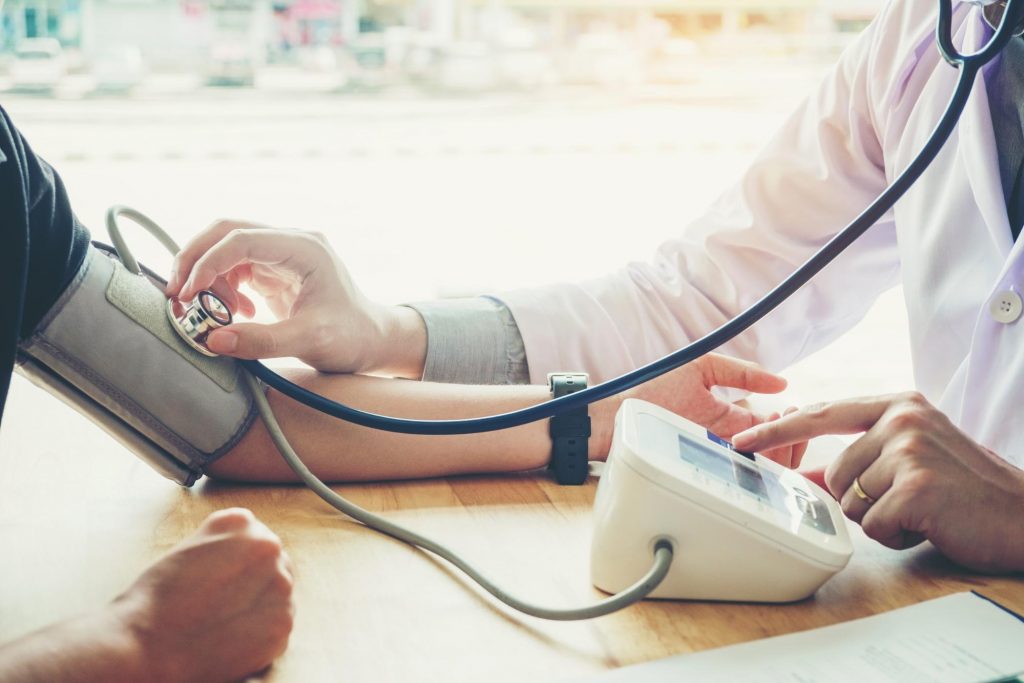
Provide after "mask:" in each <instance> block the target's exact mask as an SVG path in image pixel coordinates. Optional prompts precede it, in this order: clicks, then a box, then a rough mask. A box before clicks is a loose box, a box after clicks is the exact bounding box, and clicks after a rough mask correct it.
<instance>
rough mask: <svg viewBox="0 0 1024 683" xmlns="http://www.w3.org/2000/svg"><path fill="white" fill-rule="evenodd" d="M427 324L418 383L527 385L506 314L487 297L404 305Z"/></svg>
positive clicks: (521, 350) (521, 351)
mask: <svg viewBox="0 0 1024 683" xmlns="http://www.w3.org/2000/svg"><path fill="white" fill-rule="evenodd" d="M406 305H407V306H408V307H409V308H412V309H413V310H415V311H416V312H417V313H419V314H420V316H421V317H422V318H423V321H424V323H426V326H427V357H426V360H425V361H424V364H423V380H424V381H426V382H448V383H456V384H528V383H529V381H530V369H529V366H528V365H527V363H526V347H525V346H524V345H523V337H522V335H521V334H520V333H519V326H518V325H516V321H515V318H513V317H512V313H511V311H509V310H508V308H507V307H506V306H505V305H504V304H503V303H501V302H500V301H498V300H497V299H492V298H490V297H471V298H465V299H444V300H439V301H424V302H420V303H414V304H406Z"/></svg>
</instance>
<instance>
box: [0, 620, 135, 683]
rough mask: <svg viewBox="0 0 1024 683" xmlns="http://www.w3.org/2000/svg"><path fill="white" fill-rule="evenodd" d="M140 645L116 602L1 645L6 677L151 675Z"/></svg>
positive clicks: (0, 666) (21, 680)
mask: <svg viewBox="0 0 1024 683" xmlns="http://www.w3.org/2000/svg"><path fill="white" fill-rule="evenodd" d="M142 662H143V658H142V656H141V651H140V647H139V646H138V644H137V642H136V641H135V639H134V638H133V636H132V634H131V631H130V629H129V628H127V627H126V626H125V624H124V622H123V621H122V620H121V619H119V618H118V616H117V613H116V611H115V609H114V608H107V609H104V610H101V611H99V612H94V613H91V614H88V615H85V616H81V617H77V618H74V619H71V620H68V621H65V622H61V623H59V624H55V625H53V626H50V627H48V628H46V629H43V630H41V631H37V632H35V633H32V634H30V635H27V636H25V637H23V638H21V639H19V640H16V641H14V642H13V643H8V644H6V645H3V646H0V681H5V682H6V683H35V682H36V681H39V682H40V683H52V682H53V681H61V683H91V682H92V681H96V682H103V683H109V682H117V681H138V680H143V679H145V678H146V675H145V672H144V671H143V667H142Z"/></svg>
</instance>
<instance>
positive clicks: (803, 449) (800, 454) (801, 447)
mask: <svg viewBox="0 0 1024 683" xmlns="http://www.w3.org/2000/svg"><path fill="white" fill-rule="evenodd" d="M808 445H809V444H808V442H807V441H804V442H803V443H798V444H793V446H792V448H793V469H796V468H797V467H800V463H802V462H803V461H804V456H805V455H806V454H807V446H808Z"/></svg>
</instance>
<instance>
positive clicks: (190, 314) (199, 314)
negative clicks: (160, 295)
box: [167, 290, 231, 357]
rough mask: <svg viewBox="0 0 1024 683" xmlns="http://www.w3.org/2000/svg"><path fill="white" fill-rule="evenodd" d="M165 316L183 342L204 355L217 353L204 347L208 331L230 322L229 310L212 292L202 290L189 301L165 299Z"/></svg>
mask: <svg viewBox="0 0 1024 683" xmlns="http://www.w3.org/2000/svg"><path fill="white" fill-rule="evenodd" d="M167 317H168V319H169V320H170V321H171V327H173V328H174V331H175V332H177V333H178V336H180V337H181V338H182V339H184V340H185V343H186V344H188V345H189V346H191V347H192V348H193V349H195V350H196V351H198V352H199V353H201V354H203V355H204V356H211V357H212V356H216V355H217V354H216V353H214V352H213V351H210V350H209V349H208V348H206V339H207V337H209V336H210V332H213V331H214V330H216V329H218V328H220V327H224V326H225V325H230V324H231V310H230V309H229V308H228V307H227V304H225V303H224V302H223V301H221V299H220V297H218V296H217V295H216V294H214V293H213V292H210V291H207V290H203V291H202V292H199V294H198V295H197V296H196V298H195V299H193V300H192V301H191V302H190V303H187V304H186V303H183V302H181V301H177V300H175V299H168V300H167Z"/></svg>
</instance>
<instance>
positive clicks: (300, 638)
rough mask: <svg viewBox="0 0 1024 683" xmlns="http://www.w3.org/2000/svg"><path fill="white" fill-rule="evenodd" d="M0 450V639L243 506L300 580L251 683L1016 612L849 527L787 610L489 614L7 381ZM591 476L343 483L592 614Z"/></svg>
mask: <svg viewBox="0 0 1024 683" xmlns="http://www.w3.org/2000/svg"><path fill="white" fill-rule="evenodd" d="M8 408H9V409H8V413H7V415H6V416H5V419H4V428H3V432H2V436H0V465H2V475H0V543H2V546H0V547H2V548H3V560H2V561H0V586H2V588H0V639H2V640H7V639H10V638H13V637H16V636H18V635H21V634H23V633H26V632H28V631H30V630H32V629H35V628H38V627H40V626H43V625H45V624H47V623H50V622H52V621H54V620H56V619H60V618H63V617H67V616H70V615H72V614H75V613H77V612H81V611H83V610H86V609H89V608H91V607H95V606H97V605H100V604H102V603H103V602H105V601H107V600H109V599H110V598H111V597H113V596H114V595H116V594H117V593H118V592H119V591H120V590H122V589H123V588H124V587H125V586H126V585H128V584H129V583H130V582H131V580H132V579H133V578H134V577H135V576H136V575H137V574H138V573H139V571H141V570H142V569H143V568H144V567H145V566H146V565H147V564H148V563H150V562H151V561H153V560H154V559H155V558H156V557H157V556H158V555H159V554H160V553H161V552H163V551H164V550H166V549H167V548H169V547H170V546H171V545H173V544H174V543H176V542H177V541H179V540H181V539H182V538H184V537H185V536H187V535H188V534H189V533H191V532H192V531H193V530H194V529H195V528H196V526H197V525H198V524H199V523H200V521H201V520H202V519H203V518H204V517H205V516H206V515H207V514H208V513H210V512H212V511H214V510H217V509H221V508H225V507H232V506H245V507H248V508H250V509H252V510H253V511H254V512H255V513H256V515H257V516H259V517H260V518H261V519H262V520H263V521H265V522H266V523H267V524H269V525H270V526H271V528H273V529H274V531H276V532H277V533H278V534H279V535H280V536H281V538H282V539H283V541H284V544H285V547H286V548H287V550H288V552H289V553H290V555H291V557H292V559H293V561H294V563H295V567H296V574H297V576H296V604H297V619H296V626H295V631H294V633H293V636H292V639H291V644H290V647H289V649H288V652H287V653H286V655H285V656H284V657H283V658H282V659H280V660H279V661H278V662H277V664H276V665H275V666H274V667H273V669H272V670H271V671H269V672H268V673H267V674H266V676H265V677H264V678H265V680H270V681H275V682H276V681H281V682H298V681H303V682H306V681H351V682H353V683H355V682H363V681H367V682H369V681H375V682H380V681H424V682H429V681H444V682H446V683H458V682H462V681H465V682H467V683H468V682H470V681H473V682H478V681H486V682H487V683H498V682H501V681H532V682H537V683H540V682H543V681H559V680H565V679H570V680H571V679H573V678H575V677H580V676H586V675H587V674H588V673H595V672H599V671H602V670H605V669H608V668H612V667H617V666H622V665H626V664H632V663H637V662H643V661H647V660H651V659H655V658H659V657H666V656H669V655H675V654H680V653H685V652H695V651H698V650H704V649H707V648H712V647H718V646H721V645H728V644H730V643H738V642H742V641H747V640H751V639H755V638H763V637H765V636H771V635H778V634H783V633H790V632H793V631H798V630H803V629H808V628H815V627H818V626H824V625H827V624H833V623H836V622H839V621H845V620H848V619H855V618H857V617H863V616H867V615H870V614H874V613H877V612H882V611H885V610H889V609H893V608H896V607H901V606H905V605H909V604H912V603H915V602H918V601H921V600H926V599H929V598H933V597H938V596H941V595H946V594H948V593H953V592H957V591H964V590H978V591H980V592H982V593H983V594H985V595H987V596H989V597H991V598H994V599H996V600H999V601H1000V602H1002V603H1003V604H1005V605H1007V606H1009V607H1011V608H1013V609H1016V610H1018V611H1021V612H1024V581H1022V580H1021V579H1019V578H1006V577H1002V578H1000V577H986V576H980V575H977V574H971V573H967V572H965V571H963V570H961V569H959V568H957V567H956V566H954V565H952V564H951V563H949V562H947V561H946V560H944V559H943V558H942V557H941V556H939V555H938V554H937V553H936V552H935V551H934V550H932V549H930V548H929V547H922V548H919V549H915V550H912V551H908V552H895V551H891V550H888V549H885V548H883V547H881V546H879V545H878V544H876V543H874V542H872V541H870V540H869V539H866V538H865V537H864V536H863V535H862V534H861V533H860V530H859V529H858V528H856V527H852V528H851V532H852V534H853V536H854V539H855V545H856V554H855V555H854V558H853V560H852V561H851V563H850V566H849V567H848V568H847V569H846V570H844V571H843V572H841V573H840V574H838V575H837V576H836V577H835V578H833V579H832V580H831V581H830V582H828V583H827V584H826V585H825V586H824V587H823V588H822V589H821V590H820V591H819V592H818V594H817V595H816V596H815V597H814V598H813V599H810V600H806V601H803V602H800V603H797V604H790V605H753V604H723V603H700V602H697V603H691V602H657V601H648V602H645V603H643V604H641V605H639V606H636V607H633V608H630V609H627V610H625V611H623V612H620V613H618V614H614V615H611V616H608V617H604V618H601V619H597V620H594V621H590V622H584V623H547V622H543V621H540V620H536V619H532V618H530V617H523V616H520V615H517V614H515V613H512V612H510V611H508V610H506V609H504V608H501V607H497V606H495V605H494V603H493V602H492V601H491V600H490V599H489V598H485V597H482V596H481V594H480V592H479V591H478V590H477V589H476V588H474V587H472V586H470V585H469V584H468V582H467V581H466V580H465V579H464V578H463V577H462V576H460V575H459V574H458V573H457V572H454V571H453V570H452V569H451V568H450V567H448V566H447V565H446V564H445V563H443V562H441V561H438V560H435V559H433V558H431V557H430V556H428V555H427V554H425V553H422V552H419V551H416V550H413V549H411V548H409V547H407V546H405V545H403V544H400V543H398V542H395V541H392V540H390V539H388V538H385V537H383V536H380V535H379V534H377V533H375V532H372V531H369V530H367V529H365V528H362V527H361V526H359V525H358V524H355V523H353V522H351V521H349V520H347V519H345V518H342V517H341V516H339V515H338V514H336V513H335V512H334V511H333V510H332V509H331V508H329V507H328V506H327V505H326V504H324V503H322V502H321V501H320V500H319V499H318V498H317V497H316V496H315V495H314V494H313V493H312V492H309V491H306V490H304V489H302V488H299V487H276V486H274V487H270V486H268V487H260V486H228V485H223V484H217V483H213V482H204V483H200V484H199V485H197V486H196V487H195V488H194V489H191V490H183V489H180V488H178V487H177V486H175V485H174V484H172V483H171V482H168V481H165V480H163V479H162V478H160V477H159V476H158V475H156V474H154V473H153V472H152V471H150V470H149V469H148V468H147V467H146V466H145V465H144V464H142V463H140V462H138V461H136V460H135V459H134V458H133V457H132V456H131V455H130V454H128V453H127V452H125V451H124V450H123V449H121V448H120V447H119V446H117V445H116V444H115V443H114V442H113V441H112V440H110V439H109V438H108V437H106V436H105V435H104V434H102V433H101V432H100V431H99V430H98V429H96V428H95V427H94V426H92V425H91V424H90V423H89V422H88V421H86V420H85V419H84V418H81V417H79V416H78V415H76V414H75V413H73V412H71V411H70V410H68V409H66V408H65V407H64V406H62V405H60V404H58V403H57V402H56V401H55V400H53V399H50V398H49V397H47V396H44V395H42V394H41V392H38V391H37V390H35V389H34V388H32V387H31V386H29V385H28V384H27V383H26V382H24V381H21V380H16V381H15V385H14V387H13V389H12V394H11V400H10V402H9V407H8ZM595 485H596V480H594V479H592V480H591V482H590V483H588V484H587V485H585V486H582V487H560V486H557V485H554V484H552V483H551V482H550V481H549V480H548V479H547V478H546V477H544V476H538V475H511V476H487V477H462V478H452V479H445V480H436V481H417V482H401V483H383V484H365V485H354V486H341V487H338V490H339V491H340V492H342V493H343V494H345V495H348V496H350V497H351V499H352V500H354V501H355V502H357V503H358V504H360V505H363V506H365V507H367V508H370V509H372V510H375V511H380V512H383V513H386V514H387V515H388V516H389V517H390V518H391V519H394V520H396V521H399V522H402V523H404V524H407V525H408V526H410V527H412V528H414V529H416V530H418V531H420V532H423V533H426V534H430V535H432V536H433V537H435V538H437V539H439V540H443V541H445V542H447V543H448V544H450V545H451V546H452V547H453V548H455V549H457V550H458V551H460V552H461V553H463V555H464V556H465V557H466V558H468V559H470V560H471V561H473V562H474V563H476V564H477V565H478V566H479V567H481V568H482V569H483V570H484V571H486V572H487V573H488V574H490V575H491V576H493V577H495V578H497V579H499V581H500V582H501V583H502V584H503V585H504V586H505V587H507V588H508V589H509V590H511V591H514V592H516V593H517V594H519V595H521V596H523V597H526V598H529V599H531V600H533V601H535V602H542V603H548V604H551V605H555V606H568V605H573V604H579V603H584V602H590V601H593V600H595V599H597V598H599V597H601V595H602V594H601V593H599V592H598V591H596V590H595V589H593V588H592V587H591V586H590V583H589V580H588V561H589V555H588V551H589V543H590V508H591V505H592V502H593V496H594V490H595Z"/></svg>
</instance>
